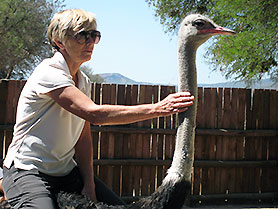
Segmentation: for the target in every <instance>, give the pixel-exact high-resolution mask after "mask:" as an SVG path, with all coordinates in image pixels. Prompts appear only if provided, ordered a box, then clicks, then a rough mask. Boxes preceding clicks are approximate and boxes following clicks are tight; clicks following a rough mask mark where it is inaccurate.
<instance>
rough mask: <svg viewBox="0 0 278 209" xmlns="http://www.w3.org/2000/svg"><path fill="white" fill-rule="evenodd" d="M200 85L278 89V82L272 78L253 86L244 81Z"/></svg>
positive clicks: (203, 85)
mask: <svg viewBox="0 0 278 209" xmlns="http://www.w3.org/2000/svg"><path fill="white" fill-rule="evenodd" d="M198 86H200V87H211V88H249V89H278V84H273V82H272V81H271V80H270V79H262V80H261V81H258V82H256V83H255V84H253V85H251V86H247V84H246V83H245V82H243V81H232V82H225V83H215V84H198Z"/></svg>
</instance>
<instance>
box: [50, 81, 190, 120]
mask: <svg viewBox="0 0 278 209" xmlns="http://www.w3.org/2000/svg"><path fill="white" fill-rule="evenodd" d="M47 95H48V96H50V97H51V98H52V99H53V100H55V101H56V102H57V103H58V104H59V105H61V106H62V107H63V108H65V109H66V110H68V111H69V112H71V113H73V114H75V115H77V116H79V117H81V118H83V119H85V120H87V121H90V122H91V123H92V124H95V125H118V124H127V123H134V122H138V121H142V120H147V119H151V118H154V117H160V116H168V115H171V114H174V113H178V112H183V111H185V110H187V108H188V107H189V106H191V105H192V104H193V100H194V96H191V94H190V93H189V92H178V93H174V94H170V95H168V96H167V97H166V98H165V99H163V100H162V101H160V102H158V103H155V104H142V105H134V106H125V105H97V104H95V103H94V102H93V101H92V100H91V99H90V98H89V97H87V96H86V95H85V94H83V92H81V91H80V90H79V89H78V88H76V87H75V86H67V87H63V88H59V89H56V90H53V91H51V92H50V93H48V94H47Z"/></svg>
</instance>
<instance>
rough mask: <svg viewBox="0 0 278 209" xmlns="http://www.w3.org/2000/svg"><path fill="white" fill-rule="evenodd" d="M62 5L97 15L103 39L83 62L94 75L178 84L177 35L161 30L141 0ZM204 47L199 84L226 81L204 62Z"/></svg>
mask: <svg viewBox="0 0 278 209" xmlns="http://www.w3.org/2000/svg"><path fill="white" fill-rule="evenodd" d="M65 5H66V8H79V9H84V10H86V11H90V12H93V13H95V14H96V16H97V23H98V30H99V31H101V33H102V38H101V41H100V43H99V44H98V45H96V46H95V49H94V53H93V57H92V60H91V61H89V62H87V63H86V64H87V65H89V66H90V67H91V68H92V69H93V71H94V74H98V73H120V74H122V75H124V76H126V77H128V78H130V79H133V80H135V81H140V82H151V83H160V84H166V85H168V84H172V85H176V84H177V81H178V70H177V52H176V51H177V37H176V35H175V36H172V35H170V34H165V33H164V31H163V26H162V25H161V24H160V23H159V20H158V19H156V18H155V16H154V10H153V8H150V7H149V6H148V4H147V3H146V2H145V1H144V0H133V1H131V0H117V1H115V0H112V1H111V0H78V1H77V0H65ZM205 47H206V45H205V44H204V45H203V46H201V47H200V48H199V49H198V52H197V74H198V75H197V76H198V83H219V82H225V81H226V80H225V78H224V76H222V75H221V73H219V72H212V69H211V68H210V67H209V66H208V65H207V64H206V63H205V61H204V59H203V55H204V53H205Z"/></svg>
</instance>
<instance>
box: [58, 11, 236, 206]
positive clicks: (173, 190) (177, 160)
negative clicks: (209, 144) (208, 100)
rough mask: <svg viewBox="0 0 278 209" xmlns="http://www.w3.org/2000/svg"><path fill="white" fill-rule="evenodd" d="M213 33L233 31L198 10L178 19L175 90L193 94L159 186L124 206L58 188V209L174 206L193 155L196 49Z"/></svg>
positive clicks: (187, 184)
mask: <svg viewBox="0 0 278 209" xmlns="http://www.w3.org/2000/svg"><path fill="white" fill-rule="evenodd" d="M217 34H224V35H233V34H235V32H234V31H232V30H229V29H227V28H223V27H220V26H218V25H216V24H215V23H214V22H213V21H212V20H210V19H209V18H207V17H205V16H202V15H200V14H191V15H189V16H187V17H186V18H185V19H184V20H183V21H182V23H181V26H180V29H179V33H178V68H179V84H178V85H179V91H189V92H191V94H192V95H194V96H195V102H194V105H192V106H191V107H190V108H189V109H188V110H187V111H185V112H183V113H180V114H179V115H178V129H177V138H176V147H175V152H174V157H173V161H172V165H171V167H170V168H169V170H168V171H167V175H166V177H165V178H164V179H163V182H162V184H161V186H159V187H158V189H157V191H156V192H154V193H153V194H152V195H150V196H148V197H146V198H142V199H141V200H139V201H137V202H135V203H132V204H130V205H128V206H108V205H105V204H103V203H96V204H95V203H93V202H92V201H89V200H88V199H87V198H86V197H83V196H81V195H77V194H68V193H64V192H60V193H59V194H58V195H57V200H58V204H59V207H60V208H61V209H68V208H70V209H71V208H76V209H77V208H78V209H88V208H98V209H108V208H111V209H120V208H130V209H139V208H145V209H151V208H152V209H154V208H156V209H162V208H163V209H170V208H171V209H178V208H181V207H182V206H183V204H184V202H185V200H187V199H188V197H189V195H190V192H191V175H192V167H193V157H194V138H195V124H196V110H197V101H196V99H197V74H196V65H195V59H196V51H197V49H198V47H199V46H200V45H202V44H203V43H204V42H205V41H207V40H208V39H209V38H210V37H212V36H213V35H217Z"/></svg>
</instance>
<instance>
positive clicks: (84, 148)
mask: <svg viewBox="0 0 278 209" xmlns="http://www.w3.org/2000/svg"><path fill="white" fill-rule="evenodd" d="M75 157H76V162H77V165H78V168H79V170H80V172H81V175H82V179H83V182H84V187H83V190H82V194H84V195H86V196H87V197H89V198H90V199H91V200H93V201H95V202H96V201H97V199H96V194H95V182H94V169H93V145H92V136H91V129H90V123H89V122H88V121H86V122H85V125H84V127H83V130H82V132H81V135H80V137H79V140H78V142H77V143H76V145H75Z"/></svg>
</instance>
